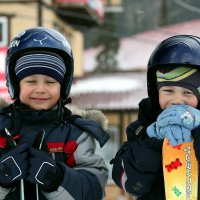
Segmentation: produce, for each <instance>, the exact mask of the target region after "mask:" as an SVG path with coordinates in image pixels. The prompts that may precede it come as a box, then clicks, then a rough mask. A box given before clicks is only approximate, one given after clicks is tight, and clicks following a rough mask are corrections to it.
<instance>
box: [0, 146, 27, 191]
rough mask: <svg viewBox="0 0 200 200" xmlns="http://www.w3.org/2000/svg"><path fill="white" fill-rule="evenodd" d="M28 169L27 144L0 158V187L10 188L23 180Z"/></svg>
mask: <svg viewBox="0 0 200 200" xmlns="http://www.w3.org/2000/svg"><path fill="white" fill-rule="evenodd" d="M27 168H28V144H22V145H19V146H17V147H15V148H13V149H12V150H10V151H8V152H7V153H5V154H4V155H3V156H1V158H0V185H1V186H3V187H11V186H12V185H13V184H14V183H15V182H16V180H20V179H24V178H25V177H26V175H27Z"/></svg>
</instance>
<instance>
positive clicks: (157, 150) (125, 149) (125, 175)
mask: <svg viewBox="0 0 200 200" xmlns="http://www.w3.org/2000/svg"><path fill="white" fill-rule="evenodd" d="M155 121H156V119H153V117H152V111H151V108H150V103H149V99H143V100H142V101H141V102H140V104H139V116H138V120H136V121H134V122H132V123H131V124H130V125H129V126H128V127H127V141H126V142H125V143H124V144H123V145H122V147H121V148H120V150H119V151H118V153H117V154H116V157H115V159H114V165H113V171H112V177H113V180H114V181H115V183H116V184H117V185H118V186H119V187H120V188H122V189H123V190H124V191H125V192H127V193H129V194H130V195H132V196H135V197H137V200H165V189H164V178H163V169H162V141H161V140H158V139H156V138H149V137H148V136H147V134H146V128H147V127H148V126H149V125H150V124H151V123H153V122H155ZM198 129H200V128H197V129H196V130H194V131H193V135H196V137H195V142H194V148H195V152H196V155H197V159H198V158H199V156H200V137H199V136H200V130H198ZM198 133H199V134H198ZM198 135H199V136H198ZM198 160H200V159H198ZM199 191H200V189H199ZM199 194H200V193H199Z"/></svg>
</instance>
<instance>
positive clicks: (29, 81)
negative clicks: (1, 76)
mask: <svg viewBox="0 0 200 200" xmlns="http://www.w3.org/2000/svg"><path fill="white" fill-rule="evenodd" d="M26 82H27V83H35V81H34V80H26Z"/></svg>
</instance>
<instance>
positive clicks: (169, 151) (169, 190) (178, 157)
mask: <svg viewBox="0 0 200 200" xmlns="http://www.w3.org/2000/svg"><path fill="white" fill-rule="evenodd" d="M162 156H163V174H164V182H165V195H166V199H167V200H175V199H176V200H177V199H180V200H197V199H198V197H197V196H198V162H197V159H196V156H195V151H194V148H193V141H191V142H186V143H183V144H180V145H177V146H171V145H170V144H169V142H168V140H167V139H166V138H165V139H164V141H163V149H162Z"/></svg>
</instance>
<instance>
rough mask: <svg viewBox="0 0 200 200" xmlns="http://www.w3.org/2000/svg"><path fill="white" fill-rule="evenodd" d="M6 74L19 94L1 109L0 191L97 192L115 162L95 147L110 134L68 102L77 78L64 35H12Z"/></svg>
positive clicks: (98, 195) (30, 195)
mask: <svg viewBox="0 0 200 200" xmlns="http://www.w3.org/2000/svg"><path fill="white" fill-rule="evenodd" d="M6 79H7V86H8V89H9V93H10V96H11V98H12V99H13V100H14V102H13V103H12V104H11V105H9V106H8V107H5V108H2V109H1V110H0V130H1V131H0V146H1V151H0V199H10V200H15V199H18V200H19V199H22V200H24V199H27V200H31V199H33V200H38V199H40V200H41V199H52V200H61V199H62V200H65V199H66V200H71V199H76V200H79V199H80V200H82V199H85V200H89V199H91V200H94V199H95V200H96V199H99V200H100V199H102V198H103V197H104V188H105V185H106V182H107V177H108V170H107V167H106V165H105V163H104V161H103V159H102V158H101V157H99V156H98V155H96V154H95V143H94V138H96V139H97V140H98V141H99V142H100V145H101V146H103V145H104V144H105V142H106V141H107V139H108V134H107V133H106V132H105V130H104V129H103V128H102V127H101V125H100V124H99V123H98V122H96V121H92V120H89V119H83V118H82V117H80V116H77V115H73V114H72V113H71V111H70V110H69V109H67V108H66V107H65V104H66V103H67V98H68V95H69V92H70V89H71V84H72V79H73V56H72V50H71V47H70V45H69V43H68V41H67V40H66V39H65V37H64V36H63V35H61V34H60V33H59V32H57V31H55V30H53V29H48V28H42V27H36V28H31V29H27V30H25V31H24V32H22V33H20V34H19V35H18V36H16V37H15V38H14V39H13V41H12V42H11V44H10V46H9V49H8V52H7V60H6Z"/></svg>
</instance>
